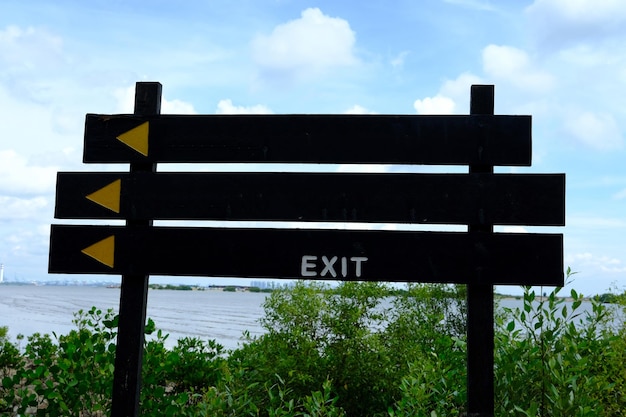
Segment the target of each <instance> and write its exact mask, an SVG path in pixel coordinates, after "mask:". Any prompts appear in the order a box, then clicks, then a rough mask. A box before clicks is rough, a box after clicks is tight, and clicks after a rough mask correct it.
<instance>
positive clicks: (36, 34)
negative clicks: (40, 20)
mask: <svg viewBox="0 0 626 417" xmlns="http://www.w3.org/2000/svg"><path fill="white" fill-rule="evenodd" d="M62 50H63V41H62V39H61V38H60V37H59V36H56V35H53V34H51V33H49V32H47V31H46V30H43V29H40V28H34V27H29V28H26V29H22V28H20V27H19V26H14V25H11V26H8V27H6V28H5V29H4V30H0V63H1V64H2V66H3V67H4V68H3V70H4V71H7V70H22V71H23V70H27V71H31V70H38V69H39V68H40V67H41V66H45V67H46V68H48V69H49V68H50V66H51V65H55V64H57V63H59V62H61V61H62V60H63V58H62Z"/></svg>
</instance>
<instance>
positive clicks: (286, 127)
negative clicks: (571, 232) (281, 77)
mask: <svg viewBox="0 0 626 417" xmlns="http://www.w3.org/2000/svg"><path fill="white" fill-rule="evenodd" d="M160 91H161V86H160V84H158V83H138V84H137V96H136V106H135V114H133V115H87V120H86V125H85V126H86V127H85V148H84V162H88V163H103V162H104V163H119V162H127V163H130V172H126V173H121V172H113V173H111V172H107V173H59V174H58V179H57V204H56V210H55V216H56V217H57V218H62V219H125V220H126V225H125V226H83V225H53V226H52V231H51V238H50V262H49V271H50V272H52V273H90V274H121V275H122V294H121V300H120V321H119V333H118V346H117V356H116V365H115V381H114V383H115V387H114V394H113V409H112V415H113V416H114V417H117V416H136V415H138V409H139V405H138V401H139V389H140V388H139V387H140V375H141V354H142V353H141V352H142V346H143V326H144V324H145V309H146V299H147V298H146V296H147V283H148V276H149V275H180V276H229V277H253V278H291V279H313V280H359V281H395V282H437V283H460V284H467V285H468V300H467V301H468V415H471V416H491V415H493V285H494V284H504V285H555V286H556V285H563V278H564V277H563V237H562V235H561V234H539V233H517V234H515V233H493V225H520V226H562V225H564V223H565V176H564V175H562V174H494V173H493V166H529V165H530V162H531V119H530V117H529V116H494V115H493V86H472V106H471V109H472V110H471V114H470V115H469V116H340V115H278V116H276V115H270V116H161V115H159V114H158V113H159V103H160V94H161V93H160ZM177 162H204V163H245V164H248V165H247V167H248V171H250V170H251V169H250V167H254V166H255V165H251V164H266V163H280V164H322V163H323V164H338V163H341V164H411V165H413V164H428V165H467V166H469V173H467V174H422V173H410V174H409V173H403V174H397V173H385V174H372V173H338V172H335V173H319V172H318V173H303V172H263V173H258V172H254V173H253V172H227V173H224V172H221V173H219V172H156V164H157V163H177ZM280 170H281V171H283V170H288V166H287V167H286V166H285V165H281V169H280ZM161 219H164V220H217V221H222V222H223V223H221V224H218V225H217V226H216V224H215V223H213V224H212V225H213V227H206V226H205V227H164V226H158V227H156V226H153V225H152V221H153V220H161ZM231 221H255V222H259V223H258V225H257V226H256V227H254V228H237V227H234V226H233V224H234V223H230V222H231ZM268 221H272V222H276V221H279V222H298V228H293V227H290V225H291V224H292V223H287V224H281V225H276V224H275V223H267V224H264V223H263V222H268ZM320 222H324V223H326V224H325V225H324V228H323V227H322V225H321V224H320ZM332 222H341V223H346V222H358V223H367V224H369V226H368V227H367V228H366V229H368V230H338V229H337V228H335V229H333V228H332V227H333V225H332V224H330V227H331V228H330V229H328V227H329V224H328V223H332ZM418 223H422V224H460V225H467V226H468V231H467V232H424V231H411V230H407V227H403V228H396V229H404V230H383V229H382V228H381V227H380V224H418ZM335 227H336V225H335ZM387 229H389V227H387ZM392 229H393V228H392ZM268 243H270V244H268ZM485 323H491V324H490V325H487V326H486V325H485Z"/></svg>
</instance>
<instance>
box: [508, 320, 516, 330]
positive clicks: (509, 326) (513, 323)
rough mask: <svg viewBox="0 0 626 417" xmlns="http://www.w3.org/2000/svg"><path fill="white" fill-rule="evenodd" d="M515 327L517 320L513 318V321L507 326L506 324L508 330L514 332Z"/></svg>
mask: <svg viewBox="0 0 626 417" xmlns="http://www.w3.org/2000/svg"><path fill="white" fill-rule="evenodd" d="M514 329H515V322H514V321H513V320H511V321H510V322H509V324H507V326H506V330H507V331H508V332H512V331H513V330H514Z"/></svg>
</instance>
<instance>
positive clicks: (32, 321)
mask: <svg viewBox="0 0 626 417" xmlns="http://www.w3.org/2000/svg"><path fill="white" fill-rule="evenodd" d="M266 296H267V294H265V293H250V292H223V291H216V290H207V291H177V290H152V289H151V290H149V292H148V312H147V315H148V317H150V318H151V319H152V320H154V322H155V323H156V326H157V329H161V330H162V331H163V332H164V333H168V334H169V335H170V336H169V338H168V340H167V343H166V345H168V347H171V346H173V345H174V344H175V343H176V340H177V339H179V338H181V337H192V336H195V337H200V338H202V339H205V340H206V339H215V340H216V341H217V342H218V343H220V344H222V345H224V346H225V347H226V348H228V349H231V348H235V347H237V344H238V343H239V342H240V339H241V336H242V334H243V333H244V331H248V332H250V334H251V335H252V336H255V335H260V334H262V332H263V330H262V328H261V326H260V325H259V324H258V319H259V318H260V317H261V316H262V315H263V307H262V304H263V301H264V300H265V297H266ZM119 300H120V290H119V288H106V287H85V286H35V285H2V286H0V326H8V327H9V335H10V337H11V338H12V339H13V340H15V336H17V335H18V334H23V335H24V336H29V335H31V334H33V333H35V332H39V333H52V332H56V334H57V335H59V334H65V333H68V332H69V331H70V330H72V329H74V328H75V326H74V324H73V323H72V319H73V314H74V313H75V312H77V311H78V310H80V309H83V310H89V309H90V308H91V307H92V306H95V307H98V308H99V309H102V310H107V309H109V308H112V309H113V310H115V311H116V312H117V311H118V308H119Z"/></svg>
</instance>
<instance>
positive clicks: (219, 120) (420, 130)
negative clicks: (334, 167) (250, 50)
mask: <svg viewBox="0 0 626 417" xmlns="http://www.w3.org/2000/svg"><path fill="white" fill-rule="evenodd" d="M530 160H531V119H530V117H529V116H382V115H374V116H372V115H370V116H358V115H357V116H355V115H352V116H343V115H263V116H259V115H232V116H221V115H219V116H218V115H211V116H206V115H199V116H170V115H166V116H161V115H159V116H141V117H138V116H135V115H93V114H90V115H87V120H86V123H85V147H84V154H83V161H84V162H148V161H149V162H244V163H249V162H260V163H268V162H272V163H318V164H319V163H337V164H430V165H455V164H456V165H468V164H488V165H507V166H509V165H510V166H514V165H519V166H528V165H530Z"/></svg>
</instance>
